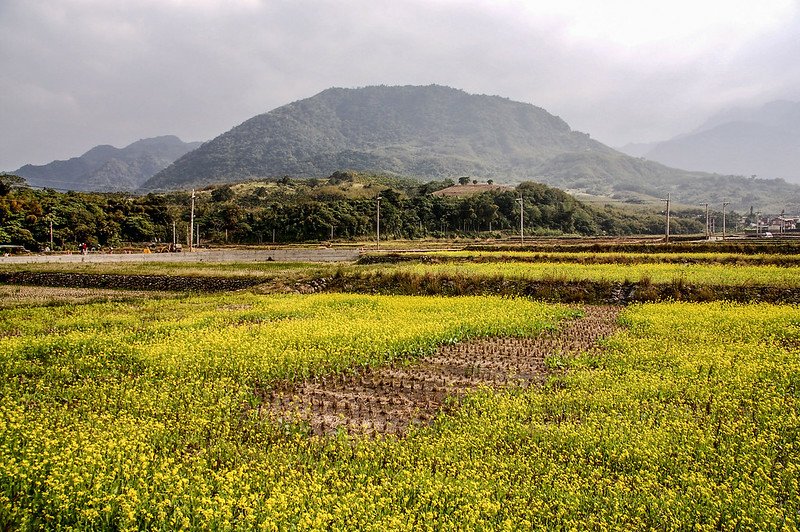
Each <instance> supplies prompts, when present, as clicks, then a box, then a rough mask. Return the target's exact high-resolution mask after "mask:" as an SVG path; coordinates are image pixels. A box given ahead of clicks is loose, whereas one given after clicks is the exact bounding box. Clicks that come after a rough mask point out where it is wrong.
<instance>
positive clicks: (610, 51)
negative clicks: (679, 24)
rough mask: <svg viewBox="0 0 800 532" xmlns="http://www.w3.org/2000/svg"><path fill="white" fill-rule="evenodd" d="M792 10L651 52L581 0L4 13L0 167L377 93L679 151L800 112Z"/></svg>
mask: <svg viewBox="0 0 800 532" xmlns="http://www.w3.org/2000/svg"><path fill="white" fill-rule="evenodd" d="M782 1H783V6H782V7H781V6H778V7H781V9H782V11H781V9H778V10H777V11H776V12H778V13H784V14H787V13H788V15H786V16H783V17H782V18H781V20H780V22H779V23H769V24H767V23H764V26H763V28H762V27H756V28H752V31H747V32H744V31H742V32H739V31H729V32H728V34H726V32H725V31H723V30H729V29H730V28H726V27H720V28H709V31H708V32H705V31H699V30H698V31H696V32H695V33H693V34H690V35H689V37H691V38H687V36H686V35H679V36H677V37H674V38H671V37H670V36H669V35H666V36H665V37H664V38H663V39H662V40H661V41H659V40H658V39H655V40H652V41H650V40H648V38H649V35H648V31H651V28H648V27H644V30H643V31H638V28H637V27H636V26H635V25H630V24H628V25H627V26H625V27H621V28H620V31H619V32H617V33H614V32H613V31H612V30H614V28H610V29H607V28H605V27H601V25H602V24H606V23H607V21H608V20H612V19H614V17H613V16H611V15H614V13H611V14H610V15H609V14H606V15H603V16H599V15H597V14H595V15H592V14H591V12H590V13H589V15H587V16H588V17H589V18H585V17H584V15H583V13H584V12H585V11H587V10H585V9H582V7H581V6H580V2H579V1H577V0H574V1H573V2H566V4H564V3H563V2H562V3H555V2H553V3H551V2H549V1H543V2H523V1H522V0H515V1H511V0H510V1H495V2H490V1H488V0H487V1H454V0H439V1H424V0H411V1H368V0H356V1H351V2H334V1H309V0H298V1H288V0H287V1H258V0H241V1H227V2H223V1H214V0H196V1H180V0H160V1H155V0H140V1H117V2H107V1H101V0H4V1H3V2H2V3H0V67H2V71H3V76H2V77H0V116H1V117H2V123H3V128H2V129H0V168H5V169H8V170H10V169H14V168H16V167H18V166H20V165H22V164H24V163H28V162H31V163H36V164H41V163H45V162H49V161H50V160H52V159H56V158H65V157H69V156H73V155H78V154H80V153H82V152H83V151H85V150H87V149H89V148H91V147H92V146H94V145H96V144H101V143H109V144H113V145H116V146H122V145H125V144H128V143H130V142H132V141H135V140H137V139H139V138H143V137H149V136H154V135H161V134H177V135H179V136H180V137H181V138H183V139H184V140H206V139H209V138H212V137H214V136H216V135H217V134H219V133H221V132H223V131H226V130H228V129H230V128H231V127H233V126H235V125H237V124H239V123H241V122H242V121H243V120H246V119H247V118H249V117H251V116H253V115H255V114H258V113H261V112H265V111H268V110H270V109H272V108H274V107H277V106H280V105H283V104H285V103H288V102H291V101H294V100H298V99H302V98H305V97H308V96H312V95H313V94H316V93H317V92H319V91H321V90H323V89H325V88H328V87H331V86H344V87H356V86H364V85H374V84H430V83H439V84H444V85H449V86H452V87H456V88H461V89H464V90H466V91H468V92H474V93H486V94H499V95H501V96H507V97H509V98H512V99H515V100H520V101H526V102H530V103H533V104H534V105H538V106H540V107H544V108H545V109H547V110H548V111H550V112H552V113H554V114H558V115H560V116H561V117H562V118H564V119H565V120H567V122H569V123H570V125H571V126H572V127H573V128H575V129H579V130H582V131H586V132H588V133H590V134H592V136H594V137H596V138H598V139H600V140H602V141H604V142H607V143H610V144H617V145H618V144H621V143H624V142H627V141H647V140H659V139H664V138H668V137H670V136H672V135H674V134H677V133H681V132H684V131H686V130H688V129H691V128H693V127H695V126H697V125H698V124H699V123H700V122H702V121H703V120H704V119H705V118H707V117H708V116H709V115H710V114H711V113H714V112H716V111H718V110H721V109H724V108H726V107H730V106H732V105H739V104H760V103H763V102H765V101H768V100H771V99H776V98H785V99H793V100H797V99H799V98H800V67H798V64H799V63H798V61H797V58H798V57H800V54H799V53H798V52H800V50H798V44H797V42H796V35H797V34H798V29H799V27H800V16H799V15H798V12H800V10H799V9H798V5H797V2H794V3H792V2H791V1H790V0H782ZM775 2H776V3H780V2H781V0H775ZM787 2H788V4H787ZM589 4H593V3H587V5H589ZM613 4H615V3H614V2H610V3H609V4H608V5H609V6H611V7H609V9H613V8H614V6H613ZM562 5H566V6H567V7H566V8H562V7H560V6H562ZM662 5H663V4H662ZM721 5H722V6H724V5H726V4H725V3H721ZM556 6H559V7H556ZM675 9H687V8H681V7H676V8H675ZM589 11H591V10H589ZM592 16H597V17H599V18H596V19H592V18H591V17H592ZM687 16H691V11H688V12H687ZM617 18H619V17H617ZM722 18H724V17H722ZM642 24H654V21H653V19H646V20H643V21H642ZM709 24H710V23H709ZM697 27H698V28H700V29H701V30H702V29H703V26H702V24H699V25H697ZM734 29H735V28H734ZM595 30H597V31H596V32H595ZM712 30H713V31H712ZM658 31H661V30H659V29H658V28H655V27H654V28H652V32H655V33H657V32H658ZM604 32H605V33H604ZM606 33H607V34H608V35H610V37H609V36H606ZM740 33H741V35H740ZM598 35H599V36H598ZM617 36H619V38H617ZM692 38H693V39H695V40H696V42H695V41H692ZM624 39H628V40H629V42H625V41H624ZM637 39H638V40H639V41H641V42H637Z"/></svg>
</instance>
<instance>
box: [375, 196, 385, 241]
mask: <svg viewBox="0 0 800 532" xmlns="http://www.w3.org/2000/svg"><path fill="white" fill-rule="evenodd" d="M375 199H376V200H377V201H378V217H377V224H376V237H377V238H376V239H375V248H376V249H377V248H380V247H381V200H382V199H383V198H381V197H380V196H378V197H377V198H375Z"/></svg>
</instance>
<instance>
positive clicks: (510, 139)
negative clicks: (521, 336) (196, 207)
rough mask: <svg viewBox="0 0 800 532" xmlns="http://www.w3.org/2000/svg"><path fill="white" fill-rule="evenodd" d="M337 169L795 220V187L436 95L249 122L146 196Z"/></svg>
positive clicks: (324, 104)
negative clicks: (666, 161) (649, 153)
mask: <svg viewBox="0 0 800 532" xmlns="http://www.w3.org/2000/svg"><path fill="white" fill-rule="evenodd" d="M340 170H356V171H363V172H371V173H384V174H394V175H402V176H409V177H416V178H420V179H422V180H430V179H445V178H449V179H457V178H458V177H459V176H474V177H476V178H478V179H480V180H486V179H493V180H494V182H496V183H498V184H501V183H508V184H517V183H520V182H523V181H536V182H541V183H545V184H548V185H552V186H556V187H560V188H563V189H565V190H569V191H574V192H583V193H587V194H592V195H595V196H606V197H613V198H615V199H617V200H621V201H630V202H632V203H638V202H653V203H657V202H658V199H660V198H664V197H666V195H667V194H668V193H669V194H672V197H673V199H674V200H676V201H677V202H681V203H684V204H687V205H697V204H698V203H706V202H708V203H714V204H716V203H720V204H721V203H722V201H727V202H729V203H730V205H731V208H734V209H739V210H747V209H749V207H750V206H754V207H755V209H756V210H760V211H762V212H775V213H778V212H781V211H786V212H800V186H797V185H790V184H787V183H785V182H783V181H781V180H752V181H751V180H749V179H745V178H741V177H730V176H719V175H716V174H706V173H700V172H688V171H684V170H678V169H674V168H669V167H667V166H664V165H662V164H659V163H655V162H651V161H647V160H644V159H640V158H635V157H630V156H627V155H624V154H622V153H620V152H618V151H615V150H613V149H611V148H609V147H608V146H605V145H603V144H601V143H599V142H596V141H594V140H592V139H591V138H590V137H589V136H588V135H587V134H585V133H580V132H577V131H573V130H571V129H570V127H569V126H568V125H567V123H566V122H564V121H563V120H562V119H560V118H558V117H557V116H553V115H551V114H550V113H548V112H547V111H545V110H544V109H541V108H538V107H535V106H533V105H530V104H526V103H519V102H514V101H511V100H509V99H506V98H501V97H498V96H485V95H471V94H467V93H466V92H463V91H460V90H456V89H451V88H448V87H441V86H435V85H432V86H427V87H414V86H405V87H385V86H380V87H366V88H361V89H328V90H326V91H323V92H321V93H320V94H317V95H316V96H314V97H312V98H308V99H305V100H300V101H297V102H294V103H291V104H288V105H285V106H283V107H279V108H277V109H274V110H273V111H270V112H268V113H265V114H261V115H258V116H256V117H253V118H251V119H250V120H247V121H246V122H244V123H243V124H241V125H239V126H237V127H235V128H233V129H231V130H230V131H228V132H227V133H224V134H222V135H220V136H218V137H216V138H215V139H213V140H211V141H210V142H207V143H205V144H204V145H202V146H201V147H199V148H198V149H196V150H194V151H192V152H190V153H188V154H186V155H185V156H183V157H181V158H180V159H178V160H177V161H176V162H175V163H173V164H172V165H171V166H169V167H168V168H166V169H164V170H163V171H161V172H159V173H158V174H156V175H155V176H154V177H153V178H151V179H150V180H149V181H147V182H146V183H145V184H144V185H143V187H142V190H144V191H151V190H174V189H181V188H182V189H186V188H191V187H199V186H205V185H209V184H215V183H217V184H219V183H231V182H238V181H242V180H252V179H261V178H269V177H281V176H285V175H288V176H293V177H324V176H328V175H331V174H332V173H334V172H336V171H340Z"/></svg>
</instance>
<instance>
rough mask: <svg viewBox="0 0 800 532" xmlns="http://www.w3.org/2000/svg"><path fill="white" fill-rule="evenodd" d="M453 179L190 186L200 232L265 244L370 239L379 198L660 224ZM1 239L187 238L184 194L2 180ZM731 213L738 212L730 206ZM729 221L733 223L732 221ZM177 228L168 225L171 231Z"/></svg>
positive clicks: (417, 210) (505, 218) (494, 217)
mask: <svg viewBox="0 0 800 532" xmlns="http://www.w3.org/2000/svg"><path fill="white" fill-rule="evenodd" d="M452 184H453V182H452V181H451V180H445V181H439V182H430V183H425V184H421V183H419V182H415V181H410V180H404V179H392V178H386V177H381V176H366V177H365V176H363V175H359V174H353V173H350V172H336V173H335V174H334V175H332V176H331V177H330V178H329V179H328V180H314V181H313V182H309V181H308V180H293V179H289V178H282V179H280V180H277V181H270V182H259V183H244V184H241V185H234V186H230V185H225V186H222V187H210V188H208V189H205V190H201V191H198V192H197V200H196V206H195V223H196V224H197V225H198V226H199V231H200V235H201V242H211V243H219V244H221V243H225V242H227V243H232V244H267V243H271V242H273V241H275V242H276V243H288V242H309V241H323V240H329V239H331V238H333V239H369V238H374V235H375V221H376V216H377V202H376V201H375V198H376V197H377V196H378V195H379V194H380V196H381V198H382V201H381V236H382V237H384V238H389V239H395V238H409V239H413V238H423V237H434V238H435V237H447V236H449V237H452V236H457V235H464V234H469V235H474V234H477V233H483V232H492V233H494V234H499V233H498V232H505V233H510V234H515V233H516V232H517V231H518V230H519V218H520V216H519V214H520V213H519V208H520V205H519V202H518V201H516V199H517V197H519V195H520V194H521V195H522V196H523V198H524V202H523V207H524V209H525V212H524V213H523V214H524V216H523V218H524V220H525V232H526V233H529V234H535V233H539V234H582V235H599V234H607V235H625V234H659V233H661V232H663V230H664V219H663V216H662V215H661V214H660V213H658V212H657V211H656V210H655V209H653V210H651V211H649V212H648V211H644V210H641V209H639V210H629V211H624V210H620V209H619V208H612V207H592V206H589V205H587V204H584V203H581V202H580V201H578V200H576V199H575V198H574V197H572V196H570V195H569V194H566V193H564V192H562V191H560V190H557V189H554V188H551V187H548V186H545V185H541V184H538V183H530V182H528V183H522V184H521V185H519V186H518V187H517V188H516V189H515V190H511V189H500V190H493V191H488V192H483V193H480V194H475V195H472V196H467V197H449V196H446V195H441V196H440V195H436V194H432V192H434V191H437V190H441V189H443V188H446V187H447V186H450V185H452ZM0 193H2V194H0V243H12V244H23V245H25V246H27V247H28V248H29V249H42V248H44V247H45V246H49V245H50V240H51V236H50V224H51V223H52V243H53V246H54V247H55V248H57V249H64V248H66V249H69V248H74V247H76V246H77V245H79V244H80V243H81V242H86V243H88V244H89V245H90V246H105V247H108V246H111V247H119V246H123V245H125V244H126V243H131V242H136V243H141V242H172V239H173V236H174V237H175V238H176V240H177V241H178V242H180V243H185V242H186V238H187V236H186V235H187V234H188V223H189V206H190V194H189V193H187V192H172V193H167V194H148V195H146V196H130V195H127V194H99V193H94V194H93V193H76V192H68V193H66V194H62V193H58V192H55V191H52V190H32V189H28V188H24V187H19V186H14V187H12V186H7V187H5V188H3V189H0ZM729 216H730V218H729V223H731V224H733V222H732V220H733V219H734V218H735V216H736V215H735V214H730V215H729ZM703 224H704V217H701V216H700V215H699V214H698V213H695V212H690V213H684V214H681V213H675V215H674V217H673V224H672V233H674V234H679V233H702V232H703V230H704V226H703ZM731 226H733V225H731ZM173 231H174V233H173Z"/></svg>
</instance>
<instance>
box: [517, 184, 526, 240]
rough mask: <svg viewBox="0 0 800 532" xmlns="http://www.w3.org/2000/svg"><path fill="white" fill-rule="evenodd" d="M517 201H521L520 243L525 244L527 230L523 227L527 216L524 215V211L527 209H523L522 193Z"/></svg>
mask: <svg viewBox="0 0 800 532" xmlns="http://www.w3.org/2000/svg"><path fill="white" fill-rule="evenodd" d="M517 203H519V243H520V244H524V243H525V232H524V230H523V227H524V225H523V222H524V220H525V216H524V214H523V213H524V211H525V209H523V198H522V195H521V194H520V196H519V197H518V198H517Z"/></svg>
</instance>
